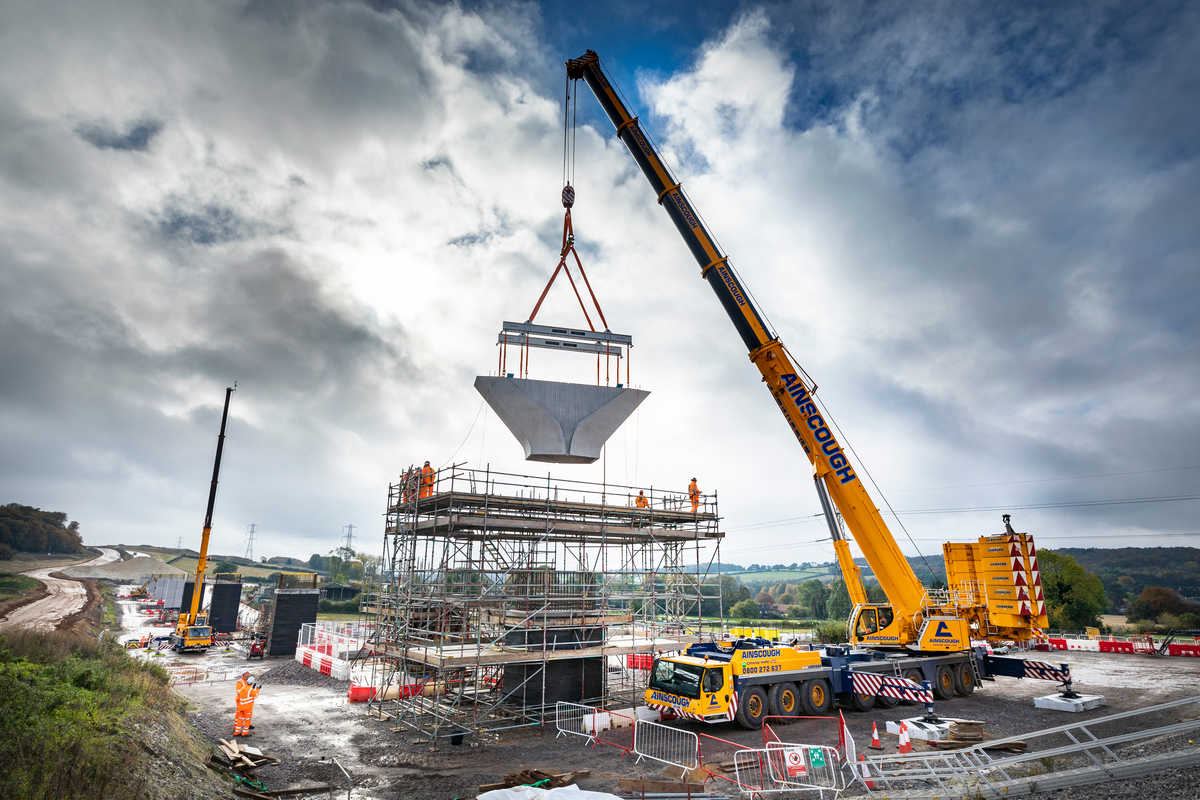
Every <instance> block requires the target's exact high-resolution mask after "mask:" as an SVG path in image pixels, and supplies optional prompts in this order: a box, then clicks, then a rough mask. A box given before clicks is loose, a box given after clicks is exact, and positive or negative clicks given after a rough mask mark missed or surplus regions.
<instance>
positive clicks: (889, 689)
mask: <svg viewBox="0 0 1200 800" xmlns="http://www.w3.org/2000/svg"><path fill="white" fill-rule="evenodd" d="M986 650H987V649H986V646H976V647H972V648H971V650H969V651H968V652H966V653H964V652H962V651H958V652H947V653H920V654H917V653H914V654H912V655H907V656H905V655H900V654H886V653H881V652H878V651H870V650H863V649H857V648H855V649H851V648H849V647H834V646H828V647H821V648H819V649H808V646H804V649H802V646H800V645H787V644H783V643H781V642H771V641H767V640H766V639H739V640H736V641H722V642H702V643H700V644H694V645H692V646H691V647H689V648H688V649H687V651H686V652H685V653H684V654H682V655H676V656H663V655H660V656H659V657H658V658H657V659H655V661H654V664H653V666H652V667H651V671H650V686H649V687H648V688H647V689H646V693H645V697H644V699H645V703H646V705H647V706H649V707H651V708H655V709H658V710H659V711H662V712H666V713H667V714H668V715H674V716H677V717H685V718H688V719H695V720H699V721H701V722H710V723H713V722H731V721H732V722H737V724H738V725H741V726H742V727H743V728H751V729H753V728H761V727H762V725H763V721H764V720H765V719H766V718H767V717H769V716H770V717H798V716H810V717H819V716H824V715H826V714H829V713H830V712H831V711H832V710H833V706H834V701H835V700H837V701H839V702H841V703H842V705H844V706H846V707H847V708H850V709H852V710H855V711H869V710H870V709H872V708H874V707H875V705H876V704H877V703H878V704H879V705H881V706H883V707H886V708H891V707H894V706H896V705H897V704H899V703H900V702H901V701H902V700H907V701H909V702H913V703H920V704H922V705H924V706H925V707H926V710H927V711H928V712H932V710H933V701H934V697H935V696H936V697H937V698H938V699H949V697H952V696H953V695H955V694H959V695H963V696H965V695H968V694H970V693H971V692H972V691H973V690H974V689H975V687H976V685H977V684H978V681H979V680H981V679H982V680H990V679H992V678H994V676H996V675H1005V676H1008V677H1013V678H1040V679H1043V680H1054V681H1059V682H1061V683H1063V684H1064V685H1065V686H1066V687H1067V688H1068V690H1069V687H1070V682H1071V672H1070V668H1069V667H1068V666H1067V665H1066V664H1047V663H1044V662H1040V661H1030V660H1022V659H1020V658H1004V657H1003V656H994V655H991V654H989V653H987V652H986ZM943 685H945V687H946V688H947V691H946V692H941V691H938V690H939V688H940V687H942V686H943Z"/></svg>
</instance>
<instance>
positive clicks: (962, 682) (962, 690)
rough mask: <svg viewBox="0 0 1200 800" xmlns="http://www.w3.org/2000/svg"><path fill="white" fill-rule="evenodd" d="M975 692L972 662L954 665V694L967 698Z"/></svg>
mask: <svg viewBox="0 0 1200 800" xmlns="http://www.w3.org/2000/svg"><path fill="white" fill-rule="evenodd" d="M973 691H975V673H974V672H972V671H971V662H969V661H964V662H962V663H961V664H955V665H954V693H955V694H957V695H958V696H959V697H967V696H969V695H970V694H971V692H973Z"/></svg>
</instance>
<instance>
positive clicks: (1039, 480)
mask: <svg viewBox="0 0 1200 800" xmlns="http://www.w3.org/2000/svg"><path fill="white" fill-rule="evenodd" d="M1185 469H1200V465H1197V466H1194V467H1167V468H1165V469H1143V470H1138V471H1136V472H1098V473H1096V474H1095V475H1071V476H1068V477H1065V478H1031V479H1029V480H1025V481H1003V482H999V483H965V484H963V485H961V486H927V487H925V488H923V489H892V492H893V493H895V492H934V491H938V490H941V489H978V488H980V487H985V486H1016V485H1018V484H1022V483H1049V482H1051V481H1078V480H1083V479H1085V478H1113V477H1118V476H1122V475H1150V474H1153V473H1155V472H1180V471H1182V470H1185Z"/></svg>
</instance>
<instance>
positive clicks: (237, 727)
mask: <svg viewBox="0 0 1200 800" xmlns="http://www.w3.org/2000/svg"><path fill="white" fill-rule="evenodd" d="M236 691H237V711H235V712H234V715H233V735H234V736H249V735H250V728H251V725H250V719H251V718H252V717H253V716H254V698H256V697H258V691H259V690H258V687H257V686H255V685H254V683H253V681H251V680H250V671H249V670H246V671H245V672H243V673H242V677H241V678H239V679H238V682H237V687H236Z"/></svg>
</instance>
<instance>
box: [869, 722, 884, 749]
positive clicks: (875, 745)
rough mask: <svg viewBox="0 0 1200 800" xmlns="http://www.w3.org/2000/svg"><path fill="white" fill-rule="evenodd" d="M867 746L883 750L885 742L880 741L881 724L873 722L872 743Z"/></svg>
mask: <svg viewBox="0 0 1200 800" xmlns="http://www.w3.org/2000/svg"><path fill="white" fill-rule="evenodd" d="M867 747H869V748H871V749H872V750H882V749H883V742H881V741H879V726H877V725H876V724H875V723H874V722H872V723H871V743H870V744H869V745H867Z"/></svg>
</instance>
